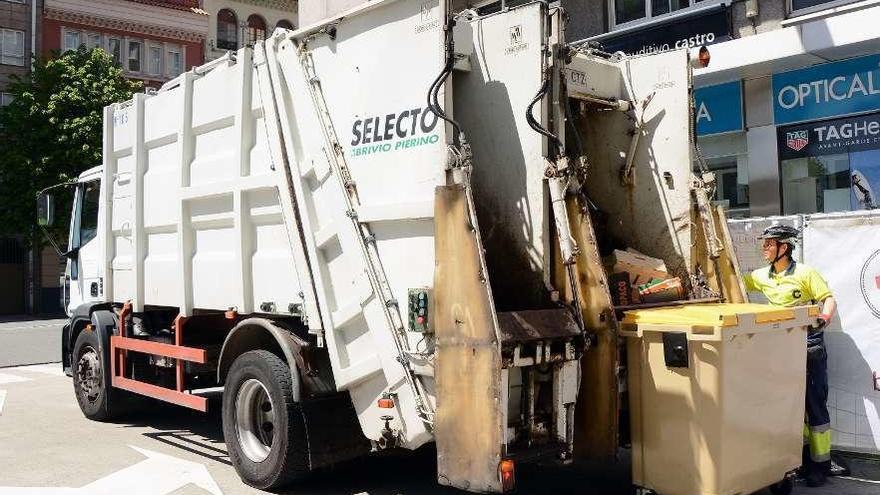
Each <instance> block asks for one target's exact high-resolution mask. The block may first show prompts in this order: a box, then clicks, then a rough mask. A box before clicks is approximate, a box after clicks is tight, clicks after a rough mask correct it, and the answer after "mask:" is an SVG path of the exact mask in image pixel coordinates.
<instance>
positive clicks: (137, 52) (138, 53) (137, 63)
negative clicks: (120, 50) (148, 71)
mask: <svg viewBox="0 0 880 495" xmlns="http://www.w3.org/2000/svg"><path fill="white" fill-rule="evenodd" d="M143 53H144V45H143V43H141V42H140V41H129V42H128V70H130V71H131V72H140V71H141V67H142V65H141V63H142V62H141V60H142V59H143Z"/></svg>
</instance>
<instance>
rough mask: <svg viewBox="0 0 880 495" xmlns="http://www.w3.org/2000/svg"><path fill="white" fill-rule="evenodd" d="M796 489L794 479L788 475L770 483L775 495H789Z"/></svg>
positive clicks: (771, 491) (771, 490)
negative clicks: (777, 481)
mask: <svg viewBox="0 0 880 495" xmlns="http://www.w3.org/2000/svg"><path fill="white" fill-rule="evenodd" d="M792 490H794V480H792V479H791V478H790V477H788V476H786V477H785V478H783V479H782V481H780V482H779V483H774V484H772V485H770V493H772V494H773V495H789V494H790V493H791V491H792Z"/></svg>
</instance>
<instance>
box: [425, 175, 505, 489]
mask: <svg viewBox="0 0 880 495" xmlns="http://www.w3.org/2000/svg"><path fill="white" fill-rule="evenodd" d="M468 208H469V207H468V201H467V195H466V191H465V187H464V186H462V185H454V186H447V187H438V188H437V189H436V193H435V203H434V216H435V218H434V221H435V224H434V225H435V226H434V229H435V231H434V239H435V240H434V243H435V251H436V265H435V270H434V298H435V299H434V307H435V311H434V319H435V320H434V324H435V329H436V344H437V354H436V356H437V357H436V368H435V371H434V377H435V378H434V379H435V380H436V387H437V390H436V392H437V412H436V415H435V422H434V435H435V438H436V443H437V473H438V474H437V479H438V482H439V483H440V484H442V485H449V486H453V487H456V488H460V489H464V490H468V491H473V492H500V491H501V482H500V480H499V477H498V463H499V462H500V461H501V455H502V445H503V443H504V430H503V428H504V414H503V411H502V395H501V394H502V390H501V372H502V370H501V351H500V348H499V343H498V338H497V335H498V333H497V331H496V330H497V329H496V328H495V325H496V323H495V318H494V315H493V312H494V308H493V305H492V301H491V299H490V295H489V294H490V290H489V286H488V283H489V282H488V277H487V275H486V274H485V273H483V268H482V266H484V265H483V263H481V259H480V257H481V256H482V253H481V252H480V249H479V244H478V238H477V236H478V235H479V234H478V232H479V229H478V228H477V226H476V225H473V224H472V222H471V220H470V219H471V215H470V214H469V212H468Z"/></svg>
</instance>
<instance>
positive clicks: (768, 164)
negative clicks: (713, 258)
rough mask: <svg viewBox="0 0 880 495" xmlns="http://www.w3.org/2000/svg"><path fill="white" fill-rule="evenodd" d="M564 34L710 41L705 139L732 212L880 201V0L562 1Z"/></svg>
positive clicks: (672, 42) (650, 46) (620, 40)
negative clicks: (566, 17)
mask: <svg viewBox="0 0 880 495" xmlns="http://www.w3.org/2000/svg"><path fill="white" fill-rule="evenodd" d="M561 3H562V5H563V6H564V7H565V9H566V10H567V12H568V13H569V15H570V16H571V22H570V24H569V28H568V38H569V39H584V40H586V41H593V42H597V43H599V44H601V45H602V46H603V47H604V48H605V49H606V50H607V51H612V52H614V51H623V52H626V53H630V54H638V53H653V52H657V51H664V50H668V49H673V48H677V47H682V46H688V47H694V46H701V45H707V46H708V47H709V50H710V52H711V63H710V65H709V67H707V68H705V69H698V70H696V71H695V72H694V84H695V87H696V88H697V89H696V90H695V107H696V108H695V113H696V122H697V134H698V136H699V137H698V142H699V144H700V148H701V151H702V154H703V156H704V157H705V158H706V161H707V163H708V165H709V167H710V168H711V169H713V170H714V171H715V172H716V175H717V177H718V189H717V197H716V199H717V200H718V201H721V202H722V203H723V204H725V205H727V206H728V208H729V212H730V214H731V216H766V215H778V214H793V213H816V212H833V211H852V210H863V209H871V208H875V207H878V206H880V203H878V196H877V194H880V23H878V22H877V20H878V19H880V2H877V1H876V0H868V1H865V0H862V1H853V0H746V1H734V2H728V1H717V0H701V1H696V2H689V1H687V0H665V1H660V2H658V1H657V0H652V1H643V0H562V2H561Z"/></svg>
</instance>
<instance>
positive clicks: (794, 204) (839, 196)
mask: <svg viewBox="0 0 880 495" xmlns="http://www.w3.org/2000/svg"><path fill="white" fill-rule="evenodd" d="M849 210H850V178H849V155H848V154H839V155H824V156H811V157H804V158H795V159H791V160H784V161H783V162H782V212H783V214H786V215H788V214H794V213H830V212H833V211H849Z"/></svg>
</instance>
